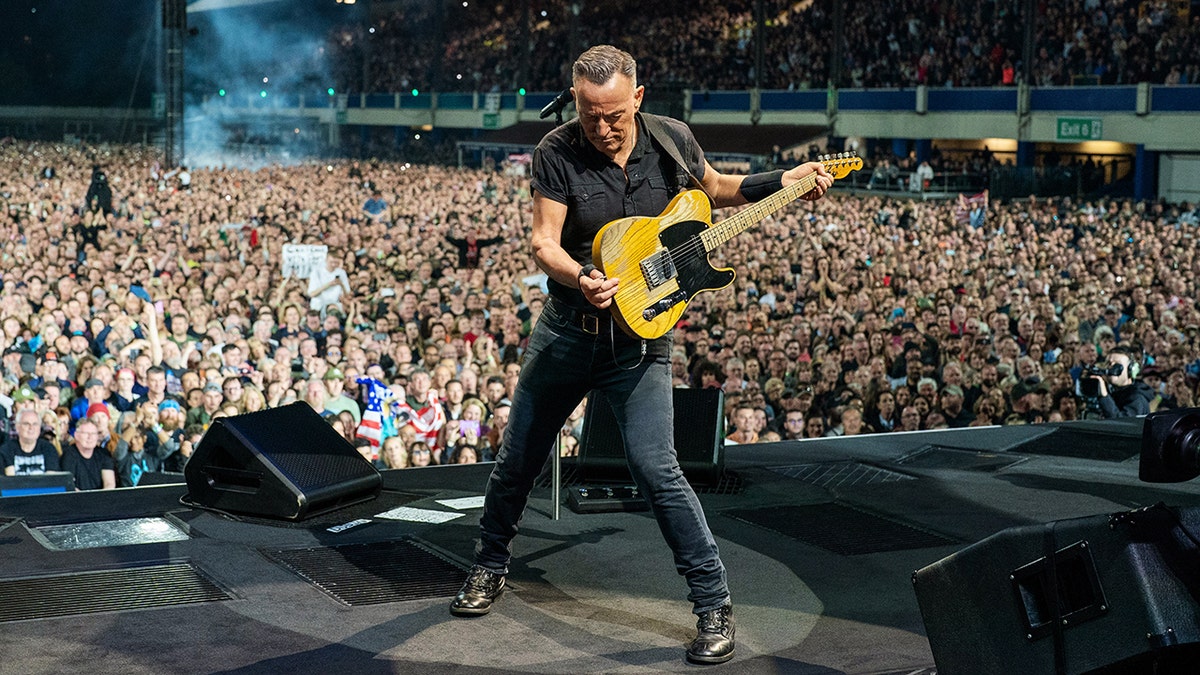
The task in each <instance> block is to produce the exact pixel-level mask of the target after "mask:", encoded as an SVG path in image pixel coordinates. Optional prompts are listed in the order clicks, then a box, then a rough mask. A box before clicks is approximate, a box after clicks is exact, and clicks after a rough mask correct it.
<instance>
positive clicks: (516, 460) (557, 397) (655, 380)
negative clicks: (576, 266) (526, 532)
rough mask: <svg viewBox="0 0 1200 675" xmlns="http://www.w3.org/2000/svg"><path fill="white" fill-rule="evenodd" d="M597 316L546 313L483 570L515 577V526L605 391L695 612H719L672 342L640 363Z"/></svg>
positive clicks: (602, 314) (495, 474)
mask: <svg viewBox="0 0 1200 675" xmlns="http://www.w3.org/2000/svg"><path fill="white" fill-rule="evenodd" d="M594 311H599V314H598V318H599V321H598V322H593V321H591V320H588V321H586V322H585V321H582V320H581V317H580V314H579V312H577V311H575V310H572V309H569V308H566V309H564V306H563V305H562V304H560V303H559V302H558V301H556V300H554V299H551V300H550V301H548V302H547V303H546V306H545V308H544V309H543V310H542V314H541V317H540V318H539V319H538V321H537V324H536V326H535V328H534V330H533V334H532V335H531V336H530V339H529V346H528V348H527V349H526V353H525V362H524V365H523V366H522V368H521V377H520V380H519V381H518V382H517V389H516V392H515V394H514V395H513V401H512V403H513V406H512V410H511V411H510V413H509V419H508V427H507V428H506V429H505V430H504V442H503V445H502V448H501V451H500V454H499V455H498V456H497V457H496V468H495V469H494V470H493V471H492V475H491V478H489V479H488V485H487V497H486V500H485V503H484V512H483V517H482V518H481V519H480V527H481V536H480V541H479V546H478V548H477V549H476V562H477V563H478V564H479V565H481V566H483V567H484V568H486V569H488V570H491V571H493V572H497V573H501V574H504V573H507V572H508V563H509V560H510V559H511V557H512V554H511V551H510V548H509V546H510V543H511V542H512V539H513V537H514V536H515V535H516V533H517V524H518V522H519V521H520V519H521V515H522V513H523V512H524V510H525V505H526V503H527V502H528V501H529V492H530V490H531V489H532V488H533V483H534V481H535V480H536V479H537V477H538V474H539V473H541V470H542V467H543V466H545V464H546V459H547V457H549V454H550V452H551V450H552V449H554V448H556V447H557V441H558V435H559V433H560V432H561V430H562V427H563V423H564V422H565V421H566V419H567V417H568V416H569V415H570V414H571V411H573V410H574V409H575V406H576V405H577V404H578V403H579V401H580V399H581V398H583V396H584V395H586V394H587V393H588V392H589V391H591V390H592V389H600V390H602V391H603V392H604V393H605V396H606V398H607V399H608V401H609V402H610V403H611V404H612V407H613V413H614V414H615V415H616V418H617V422H618V424H619V426H620V427H621V433H622V436H623V437H624V439H625V449H626V450H625V451H626V455H627V456H628V458H629V467H630V469H631V471H632V473H633V478H634V481H635V482H636V483H637V486H638V489H639V490H641V491H642V493H643V494H645V495H646V497H647V500H648V501H649V502H650V507H651V509H652V510H653V512H654V516H655V518H656V519H657V520H658V526H659V529H660V530H662V533H663V537H664V538H665V539H666V540H667V544H668V545H669V546H670V547H671V550H672V552H673V553H674V554H675V567H676V569H677V570H678V571H679V573H680V574H681V575H683V576H684V577H685V578H686V579H687V583H688V587H689V589H690V592H689V593H688V600H689V601H691V602H692V603H693V606H694V607H693V611H694V612H696V613H700V612H705V611H708V610H712V609H716V608H718V607H720V606H722V605H724V604H726V603H728V602H729V589H728V586H727V584H726V580H725V567H724V565H722V564H721V558H720V554H719V552H718V551H717V544H716V542H715V541H714V540H713V536H712V532H710V531H709V529H708V523H707V521H705V519H704V512H703V510H702V509H701V507H700V501H699V500H698V499H697V498H696V494H695V492H693V491H692V488H691V486H690V485H688V483H687V481H686V480H685V479H684V477H683V471H682V470H681V469H680V468H679V462H678V460H677V458H676V455H675V446H674V439H673V437H672V436H673V428H674V427H673V425H672V419H673V408H672V396H671V371H670V349H671V338H670V334H668V335H667V336H664V337H661V338H659V339H657V340H647V341H645V343H644V344H645V354H644V355H643V341H642V340H635V339H633V338H631V337H629V336H627V335H626V334H625V333H623V332H622V331H621V329H620V327H618V326H616V325H615V324H614V323H613V321H612V318H611V316H610V315H609V313H608V312H606V311H603V310H594ZM597 323H598V326H597ZM585 326H586V328H587V330H585ZM594 327H595V328H597V330H596V333H595V334H591V333H590V332H589V330H591V329H593V328H594ZM614 352H615V354H614Z"/></svg>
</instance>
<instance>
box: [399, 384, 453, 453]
mask: <svg viewBox="0 0 1200 675" xmlns="http://www.w3.org/2000/svg"><path fill="white" fill-rule="evenodd" d="M391 408H392V414H393V415H395V420H396V423H397V424H398V425H400V426H405V425H407V426H410V427H412V428H413V431H416V432H417V440H421V441H425V442H426V443H428V444H429V445H430V446H433V445H436V444H437V436H438V430H439V429H441V428H442V427H443V426H445V424H446V411H445V410H443V409H442V404H441V398H439V397H438V393H437V390H436V389H430V390H429V392H428V394H427V395H426V401H425V405H424V406H423V407H421V408H420V409H419V410H415V409H413V407H412V406H410V405H409V404H408V401H406V400H404V399H403V398H399V397H397V398H396V400H394V401H392V405H391Z"/></svg>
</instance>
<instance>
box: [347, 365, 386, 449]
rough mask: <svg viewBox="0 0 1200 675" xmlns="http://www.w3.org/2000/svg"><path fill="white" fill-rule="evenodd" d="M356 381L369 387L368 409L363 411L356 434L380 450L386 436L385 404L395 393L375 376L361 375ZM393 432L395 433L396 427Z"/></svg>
mask: <svg viewBox="0 0 1200 675" xmlns="http://www.w3.org/2000/svg"><path fill="white" fill-rule="evenodd" d="M355 382H358V383H359V384H361V385H364V386H365V387H366V388H367V406H366V410H364V411H363V415H362V422H360V423H359V425H358V431H357V432H356V434H355V435H357V436H358V437H359V438H365V439H367V441H368V442H370V444H371V447H372V448H374V449H375V450H376V451H378V450H379V446H380V445H381V444H382V443H383V441H384V439H385V438H386V436H384V419H383V404H384V402H385V401H387V400H388V399H389V398H392V397H393V396H395V395H394V394H393V393H392V390H391V389H388V387H387V385H386V384H384V383H382V382H380V381H379V380H377V379H375V378H373V377H360V378H357V379H356V380H355ZM389 426H391V425H389ZM393 433H395V431H394V427H393Z"/></svg>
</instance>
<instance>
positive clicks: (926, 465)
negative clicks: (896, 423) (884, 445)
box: [896, 445, 1028, 473]
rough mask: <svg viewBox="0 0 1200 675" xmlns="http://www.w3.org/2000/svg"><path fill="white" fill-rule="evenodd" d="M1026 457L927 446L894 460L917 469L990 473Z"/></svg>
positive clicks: (1019, 461) (1022, 460) (1021, 460)
mask: <svg viewBox="0 0 1200 675" xmlns="http://www.w3.org/2000/svg"><path fill="white" fill-rule="evenodd" d="M1026 459H1028V458H1027V457H1019V456H1018V457H1014V456H1013V455H1011V454H1009V453H997V452H982V451H976V450H967V449H965V448H948V447H943V446H940V445H927V446H925V447H923V448H919V449H917V450H916V451H915V452H912V453H909V454H907V455H905V456H903V457H901V458H900V459H898V460H896V463H897V464H900V465H903V466H911V467H914V468H919V469H954V470H958V471H980V472H985V473H991V472H995V471H999V470H1001V469H1007V468H1008V467H1010V466H1012V465H1014V464H1020V463H1021V462H1024V461H1025V460H1026Z"/></svg>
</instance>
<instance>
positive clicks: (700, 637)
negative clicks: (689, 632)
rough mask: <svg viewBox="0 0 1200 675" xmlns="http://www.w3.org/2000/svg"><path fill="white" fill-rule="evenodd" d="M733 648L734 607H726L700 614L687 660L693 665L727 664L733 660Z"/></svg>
mask: <svg viewBox="0 0 1200 675" xmlns="http://www.w3.org/2000/svg"><path fill="white" fill-rule="evenodd" d="M733 646H734V645H733V606H732V605H725V606H724V607H718V608H717V609H711V610H709V611H707V612H704V613H702V614H700V618H699V620H697V621H696V639H695V640H692V644H691V645H690V646H688V650H687V658H688V661H691V662H692V663H725V662H726V661H728V660H729V659H732V658H733Z"/></svg>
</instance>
